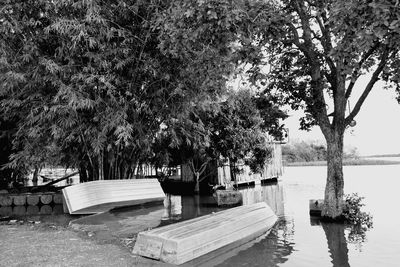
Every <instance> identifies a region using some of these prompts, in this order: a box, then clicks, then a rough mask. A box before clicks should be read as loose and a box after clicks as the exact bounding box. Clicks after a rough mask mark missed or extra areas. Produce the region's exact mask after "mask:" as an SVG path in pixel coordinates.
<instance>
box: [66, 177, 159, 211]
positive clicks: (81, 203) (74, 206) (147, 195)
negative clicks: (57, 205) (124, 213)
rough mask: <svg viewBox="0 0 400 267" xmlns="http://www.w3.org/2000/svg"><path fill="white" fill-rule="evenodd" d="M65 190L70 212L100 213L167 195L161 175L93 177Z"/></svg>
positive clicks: (156, 199) (151, 200)
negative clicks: (91, 180) (145, 177)
mask: <svg viewBox="0 0 400 267" xmlns="http://www.w3.org/2000/svg"><path fill="white" fill-rule="evenodd" d="M62 193H63V196H64V199H65V204H66V206H67V210H68V212H69V213H70V214H94V213H100V212H105V211H108V210H111V209H113V208H116V207H122V206H130V205H138V204H143V203H147V202H153V201H161V200H163V199H164V197H165V194H164V191H163V190H162V188H161V185H160V183H159V182H158V180H157V179H131V180H101V181H93V182H87V183H82V184H77V185H72V186H69V187H66V188H64V189H63V190H62Z"/></svg>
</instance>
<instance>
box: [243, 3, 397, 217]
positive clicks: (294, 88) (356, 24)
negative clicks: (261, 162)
mask: <svg viewBox="0 0 400 267" xmlns="http://www.w3.org/2000/svg"><path fill="white" fill-rule="evenodd" d="M251 10H253V12H254V11H255V10H258V11H259V12H258V15H257V17H255V18H254V24H253V26H252V27H253V29H252V30H251V31H252V33H253V35H252V39H251V40H252V41H251V42H248V43H242V48H243V49H242V50H244V51H251V54H250V55H252V56H250V57H249V56H247V57H244V58H243V62H247V63H249V64H250V67H248V68H247V69H245V71H246V72H247V74H248V75H249V80H250V81H251V82H253V83H254V84H255V85H256V86H259V87H260V88H263V89H264V90H265V93H266V94H275V95H278V96H279V97H281V99H282V100H283V102H282V103H283V104H289V105H291V107H292V108H294V109H300V108H302V109H304V111H305V114H306V116H305V117H304V118H303V119H302V120H301V127H302V128H303V129H309V127H311V126H313V125H318V126H319V127H320V128H321V131H322V133H323V135H324V137H325V139H326V142H327V160H328V175H327V183H326V189H325V206H324V208H323V212H322V214H323V215H324V216H326V217H330V218H336V217H338V216H340V215H341V214H342V211H343V209H342V207H343V201H344V200H343V187H344V178H343V171H342V169H343V167H342V158H343V138H344V132H345V130H346V128H347V127H348V126H350V125H352V124H353V120H354V119H355V117H356V115H357V114H358V113H359V111H360V109H361V107H362V105H363V103H364V101H365V99H366V98H367V97H368V95H369V93H370V92H371V90H372V89H373V88H374V85H375V84H376V82H377V81H378V80H383V81H386V82H387V84H388V85H394V86H395V87H396V88H397V90H399V84H400V76H399V71H398V69H399V67H400V52H399V47H400V5H399V3H398V1H394V0H384V1H375V0H368V1H367V0H365V1H364V0H363V1H353V0H350V1H328V0H325V1H310V0H291V1H278V2H268V3H265V2H262V1H260V2H257V5H255V6H253V7H252V8H251ZM249 14H251V12H249ZM256 55H257V56H256ZM360 77H366V78H367V79H369V82H368V83H367V85H366V86H365V87H364V88H361V86H358V84H356V82H357V81H358V80H359V78H360ZM351 96H353V97H354V98H357V100H356V102H355V105H354V107H353V108H352V110H350V111H349V113H347V112H346V104H347V102H348V100H349V99H350V97H351Z"/></svg>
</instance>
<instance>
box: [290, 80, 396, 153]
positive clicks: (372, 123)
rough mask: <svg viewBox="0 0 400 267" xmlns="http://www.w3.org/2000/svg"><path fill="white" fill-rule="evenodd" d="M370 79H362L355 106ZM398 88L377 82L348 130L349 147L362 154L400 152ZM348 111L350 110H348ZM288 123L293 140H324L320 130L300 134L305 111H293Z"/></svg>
mask: <svg viewBox="0 0 400 267" xmlns="http://www.w3.org/2000/svg"><path fill="white" fill-rule="evenodd" d="M367 79H368V77H365V78H364V79H361V80H360V82H359V83H358V86H357V88H356V89H358V90H355V94H354V95H353V97H352V99H351V100H350V105H351V107H353V106H354V103H355V102H356V100H355V99H356V97H358V94H360V93H361V91H360V89H362V88H363V87H364V85H365V84H366V82H367V81H368V80H367ZM395 96H396V95H395V93H394V89H389V90H385V89H383V84H382V83H377V84H376V85H375V87H374V89H373V90H372V92H371V93H370V95H369V96H368V98H367V99H366V101H365V103H364V105H363V107H362V108H361V110H360V112H359V114H358V115H357V117H356V119H355V120H356V122H357V125H356V126H355V127H353V128H349V129H347V130H346V135H345V146H346V145H347V146H353V147H356V148H357V149H358V151H359V153H360V155H373V154H392V153H396V154H397V153H400V104H398V103H397V101H396V99H395ZM347 112H348V111H347ZM289 114H290V115H291V117H289V118H288V119H287V120H286V121H285V124H286V126H287V127H288V128H289V132H290V140H294V139H300V140H321V141H323V140H324V137H323V136H322V133H321V131H320V129H319V127H314V128H313V129H312V131H311V132H306V131H300V130H298V129H299V118H300V116H301V114H302V113H301V112H289Z"/></svg>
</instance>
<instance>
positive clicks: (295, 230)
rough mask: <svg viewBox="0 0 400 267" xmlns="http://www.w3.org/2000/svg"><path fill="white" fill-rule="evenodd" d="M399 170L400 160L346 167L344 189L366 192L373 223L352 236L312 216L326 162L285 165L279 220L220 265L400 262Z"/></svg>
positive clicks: (391, 264) (389, 264) (340, 226)
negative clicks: (361, 233)
mask: <svg viewBox="0 0 400 267" xmlns="http://www.w3.org/2000/svg"><path fill="white" fill-rule="evenodd" d="M399 174H400V165H385V166H345V167H344V175H345V193H352V192H357V193H359V195H361V196H364V197H365V200H364V203H365V204H366V206H365V207H364V210H365V211H368V212H370V213H371V214H372V215H373V223H374V227H373V228H372V229H370V230H369V231H367V232H366V233H365V236H357V235H356V236H351V235H350V228H349V227H345V226H343V225H340V224H329V223H319V222H318V221H314V220H312V219H310V216H309V213H308V212H309V210H308V201H309V199H318V198H323V192H324V187H325V179H326V167H323V166H318V167H286V168H285V174H284V175H283V177H282V179H281V181H280V182H279V187H283V188H284V191H285V194H284V197H285V201H284V202H285V203H284V216H283V217H281V220H280V222H279V223H278V224H277V225H276V227H275V228H274V229H273V230H272V231H271V233H270V234H269V235H268V236H267V237H265V238H264V239H262V240H260V241H259V242H255V243H254V245H252V246H251V247H250V248H248V249H246V250H243V251H240V252H238V253H237V254H236V255H235V256H233V257H231V258H229V259H228V260H226V261H224V262H223V263H221V264H219V266H296V267H301V266H336V267H339V266H385V267H387V266H400V228H399V226H400V223H399V217H400V216H399V215H398V213H397V211H398V209H397V205H396V204H397V203H400V194H399V188H400V179H399V178H400V177H399ZM267 202H268V201H267Z"/></svg>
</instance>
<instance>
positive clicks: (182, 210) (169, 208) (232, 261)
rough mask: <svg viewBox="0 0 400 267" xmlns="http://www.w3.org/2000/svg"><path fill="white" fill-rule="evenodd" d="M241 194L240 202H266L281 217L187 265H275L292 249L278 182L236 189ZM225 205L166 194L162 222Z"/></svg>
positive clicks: (290, 222)
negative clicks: (262, 231) (264, 230)
mask: <svg viewBox="0 0 400 267" xmlns="http://www.w3.org/2000/svg"><path fill="white" fill-rule="evenodd" d="M239 191H240V192H241V193H242V196H243V205H250V204H253V203H258V202H266V203H267V204H268V205H269V206H270V207H271V209H272V210H273V211H274V212H275V213H276V214H277V215H278V216H280V217H281V219H280V220H279V221H278V223H277V224H276V225H275V227H273V228H272V229H271V232H270V233H267V234H265V235H263V236H261V237H259V238H257V239H255V240H250V242H247V243H244V244H240V245H238V244H235V245H232V247H229V248H221V249H219V250H217V251H214V252H212V253H209V254H207V255H204V256H202V257H200V258H198V259H196V260H194V261H192V262H189V263H188V266H217V265H218V266H220V265H221V266H238V265H245V266H278V265H279V264H281V263H284V262H286V261H287V258H288V255H290V254H291V253H292V252H293V250H294V242H293V235H294V221H293V218H291V219H290V218H284V217H283V216H284V215H285V201H284V197H285V194H284V188H283V185H282V184H279V183H276V184H272V185H265V186H261V185H258V186H253V187H248V188H243V189H240V190H239ZM227 208H228V207H217V205H216V201H215V199H214V198H213V197H212V196H198V195H197V196H177V195H170V194H167V195H166V197H165V200H164V207H163V213H162V221H161V223H160V225H159V226H163V225H166V224H170V223H175V222H177V221H183V220H188V219H192V218H195V217H199V216H203V215H207V214H210V213H212V212H217V211H220V210H224V209H227Z"/></svg>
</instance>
